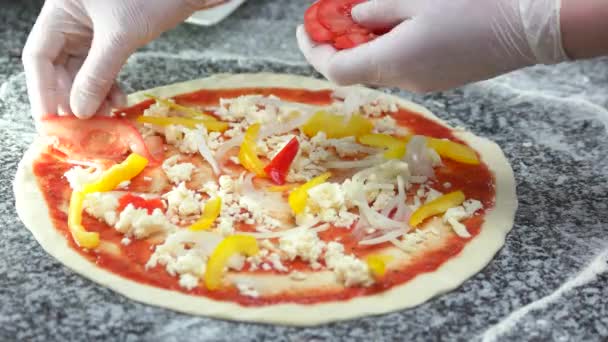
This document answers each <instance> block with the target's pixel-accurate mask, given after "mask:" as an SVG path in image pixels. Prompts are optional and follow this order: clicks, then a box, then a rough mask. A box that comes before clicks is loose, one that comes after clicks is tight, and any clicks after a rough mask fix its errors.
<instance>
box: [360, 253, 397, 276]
mask: <svg viewBox="0 0 608 342" xmlns="http://www.w3.org/2000/svg"><path fill="white" fill-rule="evenodd" d="M393 259H394V257H392V256H390V255H387V254H372V255H368V256H367V257H366V258H365V262H367V266H368V267H369V270H370V272H371V273H372V275H373V276H374V278H376V279H378V278H381V277H383V276H384V274H385V273H386V264H388V263H389V262H391V261H392V260H393Z"/></svg>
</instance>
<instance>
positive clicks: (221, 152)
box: [215, 133, 245, 163]
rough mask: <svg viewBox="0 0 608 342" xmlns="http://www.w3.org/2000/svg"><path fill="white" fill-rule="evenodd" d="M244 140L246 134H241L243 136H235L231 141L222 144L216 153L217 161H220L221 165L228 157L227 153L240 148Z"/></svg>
mask: <svg viewBox="0 0 608 342" xmlns="http://www.w3.org/2000/svg"><path fill="white" fill-rule="evenodd" d="M244 138H245V134H244V133H241V134H238V135H235V136H234V137H232V138H231V139H229V140H227V141H225V142H224V143H223V144H221V145H220V146H219V147H218V148H217V151H215V158H216V160H219V161H220V163H221V161H222V160H224V156H225V155H226V153H228V151H230V150H231V149H233V148H235V147H238V146H240V145H241V144H242V143H243V139H244Z"/></svg>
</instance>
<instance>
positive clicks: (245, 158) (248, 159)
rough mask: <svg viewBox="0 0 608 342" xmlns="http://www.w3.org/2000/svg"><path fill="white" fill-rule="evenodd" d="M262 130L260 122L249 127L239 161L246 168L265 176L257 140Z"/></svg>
mask: <svg viewBox="0 0 608 342" xmlns="http://www.w3.org/2000/svg"><path fill="white" fill-rule="evenodd" d="M259 132H260V124H253V125H251V126H249V128H247V132H246V133H245V136H244V137H243V143H242V144H241V149H240V151H239V162H240V163H241V165H243V167H244V168H246V169H247V170H249V171H251V172H253V173H254V174H256V175H257V176H259V177H265V176H266V173H265V172H264V164H262V161H261V160H260V158H258V155H257V147H256V141H257V138H258V134H259Z"/></svg>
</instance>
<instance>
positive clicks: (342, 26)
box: [317, 0, 366, 36]
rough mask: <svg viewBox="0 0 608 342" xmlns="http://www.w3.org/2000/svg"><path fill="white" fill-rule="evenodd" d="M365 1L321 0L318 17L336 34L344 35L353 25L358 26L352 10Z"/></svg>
mask: <svg viewBox="0 0 608 342" xmlns="http://www.w3.org/2000/svg"><path fill="white" fill-rule="evenodd" d="M364 1H366V0H320V1H319V3H318V4H319V8H318V10H317V12H318V14H317V19H318V20H319V23H321V25H323V26H325V28H327V29H328V30H329V31H331V32H332V33H333V34H334V35H335V36H340V35H343V34H345V33H347V32H348V31H349V29H350V28H351V27H353V26H358V25H357V23H355V22H354V21H353V17H352V16H351V13H350V12H351V10H352V9H353V7H354V6H355V5H357V4H360V3H362V2H364Z"/></svg>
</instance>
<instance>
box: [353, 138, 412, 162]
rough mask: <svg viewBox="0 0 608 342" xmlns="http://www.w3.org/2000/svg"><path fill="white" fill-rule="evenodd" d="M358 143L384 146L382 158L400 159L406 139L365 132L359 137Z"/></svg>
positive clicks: (403, 153)
mask: <svg viewBox="0 0 608 342" xmlns="http://www.w3.org/2000/svg"><path fill="white" fill-rule="evenodd" d="M358 140H359V143H361V144H363V145H367V146H372V147H382V148H386V151H385V152H384V158H386V159H401V158H403V156H404V155H405V146H406V145H407V141H406V140H403V139H399V138H395V137H393V136H391V135H388V134H366V135H362V136H360V137H359V139H358Z"/></svg>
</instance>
